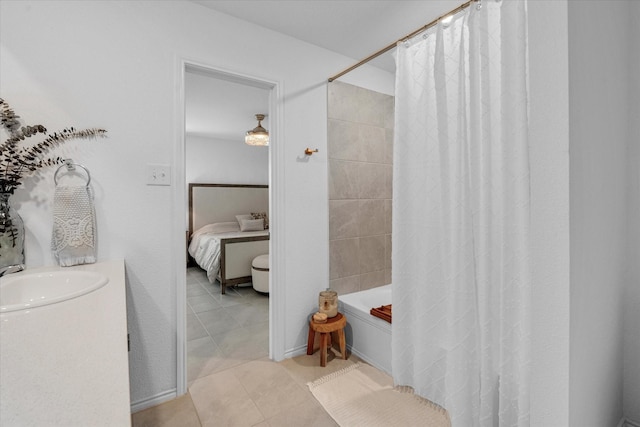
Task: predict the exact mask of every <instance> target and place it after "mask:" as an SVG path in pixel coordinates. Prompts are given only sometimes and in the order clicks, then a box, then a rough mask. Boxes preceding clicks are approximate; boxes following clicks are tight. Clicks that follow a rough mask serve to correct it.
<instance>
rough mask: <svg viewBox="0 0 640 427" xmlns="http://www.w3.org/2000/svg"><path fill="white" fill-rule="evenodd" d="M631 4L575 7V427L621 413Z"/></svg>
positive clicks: (607, 421) (610, 420)
mask: <svg viewBox="0 0 640 427" xmlns="http://www.w3.org/2000/svg"><path fill="white" fill-rule="evenodd" d="M629 5H630V3H628V2H626V1H625V2H620V1H618V2H589V1H587V2H569V25H568V29H569V82H570V83H569V96H570V139H571V143H570V163H571V168H570V170H571V172H570V183H571V184H570V187H571V198H570V210H571V341H570V354H571V356H570V388H569V392H570V408H569V420H570V425H571V426H594V427H597V426H614V425H616V424H617V423H618V422H619V421H620V419H621V418H622V414H623V413H622V400H623V398H622V390H623V380H622V376H623V353H622V347H623V340H622V331H623V306H622V301H623V290H624V288H625V267H626V251H627V246H626V236H627V229H626V226H627V205H626V196H627V185H626V180H627V176H626V164H627V162H626V158H627V145H628V123H629V115H628V110H629V97H628V93H629V92H628V87H629V74H628V72H629V56H630V53H631V41H630V39H629V36H630V26H629V22H628V21H627V16H628V14H629ZM597 28H600V29H606V30H602V31H594V30H596V29H597ZM637 48H638V43H637V41H636V43H635V49H637ZM594 53H596V54H594Z"/></svg>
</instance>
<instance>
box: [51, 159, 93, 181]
mask: <svg viewBox="0 0 640 427" xmlns="http://www.w3.org/2000/svg"><path fill="white" fill-rule="evenodd" d="M76 166H77V167H79V168H80V169H82V170H84V173H86V174H87V184H86V186H87V187H88V186H89V183H90V182H91V174H90V173H89V169H87V168H86V167H84V166H83V165H81V164H80V163H73V160H71V159H65V161H64V165H62V166H60V167H59V168H58V169H56V172H55V173H54V174H53V183H54V184H55V185H58V172H60V171H61V170H62V168H64V167H66V168H67V171H69V172H75V170H76Z"/></svg>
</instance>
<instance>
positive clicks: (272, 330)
mask: <svg viewBox="0 0 640 427" xmlns="http://www.w3.org/2000/svg"><path fill="white" fill-rule="evenodd" d="M176 68H177V70H176V76H177V81H176V89H177V96H176V103H175V109H174V113H175V114H174V116H175V124H176V130H175V141H176V144H175V147H174V153H173V154H174V171H173V178H174V179H173V182H174V185H173V186H172V189H173V197H172V199H173V215H172V217H173V220H172V224H173V233H172V234H173V239H172V241H173V244H172V252H173V257H172V258H173V260H174V261H175V264H174V266H173V277H174V282H175V284H176V294H175V295H176V322H175V328H176V394H177V396H181V395H183V394H185V393H186V392H187V380H188V378H187V285H186V272H187V267H186V262H185V261H186V260H185V254H186V253H187V242H186V239H185V230H186V229H187V228H186V225H185V210H186V209H187V197H188V196H187V182H186V165H185V162H186V154H185V150H186V143H185V101H186V94H185V73H186V71H187V69H197V70H200V71H204V72H206V73H208V74H211V76H212V77H213V78H221V79H225V80H231V81H234V82H236V83H241V84H247V85H252V86H258V87H264V88H265V89H266V90H269V91H270V94H269V111H268V114H269V137H270V144H269V234H270V239H269V253H270V254H271V257H270V268H269V283H270V285H269V286H270V295H269V358H270V359H272V360H276V361H280V360H282V359H284V354H285V340H284V331H285V324H284V322H285V317H284V313H285V310H284V302H285V298H284V291H285V275H284V271H285V270H284V262H285V257H284V254H285V249H284V236H285V221H284V213H285V210H284V207H285V203H284V182H285V181H284V157H283V156H284V137H283V133H282V132H281V130H282V123H283V122H284V120H283V116H284V115H283V108H282V102H281V98H282V97H281V93H282V87H283V85H282V82H281V81H277V80H273V79H267V78H263V77H258V76H250V75H246V74H242V73H238V72H236V71H232V70H227V69H223V68H220V67H217V66H214V65H211V64H205V63H202V62H199V61H196V60H191V59H187V58H178V60H177V64H176Z"/></svg>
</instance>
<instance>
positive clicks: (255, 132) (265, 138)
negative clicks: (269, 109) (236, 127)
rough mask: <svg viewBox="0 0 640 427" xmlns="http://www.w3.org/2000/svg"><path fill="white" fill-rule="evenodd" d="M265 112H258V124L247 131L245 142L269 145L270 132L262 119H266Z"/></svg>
mask: <svg viewBox="0 0 640 427" xmlns="http://www.w3.org/2000/svg"><path fill="white" fill-rule="evenodd" d="M264 117H265V115H264V114H256V119H257V120H258V126H256V127H255V128H253V129H251V130H250V131H247V133H246V135H245V137H244V142H245V143H246V144H247V145H261V146H265V145H269V132H267V130H266V129H265V128H263V127H262V121H263V120H264Z"/></svg>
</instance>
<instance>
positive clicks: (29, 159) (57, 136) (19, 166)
mask: <svg viewBox="0 0 640 427" xmlns="http://www.w3.org/2000/svg"><path fill="white" fill-rule="evenodd" d="M0 116H1V121H2V127H3V128H4V130H5V131H6V132H7V133H8V134H9V138H7V139H6V140H5V141H4V142H2V144H0V192H5V193H10V194H12V193H13V192H14V191H15V190H16V188H17V187H19V186H20V184H21V183H22V180H23V179H24V178H25V177H26V176H28V175H30V174H31V173H33V172H35V171H37V170H38V169H40V168H42V167H45V166H52V165H55V164H61V163H63V162H64V159H63V158H61V157H45V156H46V155H47V154H48V153H49V152H50V151H51V150H52V149H54V148H55V147H57V146H59V145H61V144H63V143H65V142H66V141H68V140H71V139H95V138H98V137H105V136H106V133H107V131H106V130H104V129H98V128H89V129H82V130H77V129H75V128H73V127H70V128H66V129H63V130H62V131H58V132H54V133H52V134H48V135H47V137H46V138H45V139H44V140H42V141H40V142H38V143H35V144H33V145H30V146H28V147H20V143H21V142H22V141H25V140H27V139H28V138H31V137H33V136H36V135H38V134H46V133H47V129H46V128H45V127H44V126H42V125H34V126H21V124H20V120H19V118H20V116H18V115H16V114H15V112H14V111H13V109H12V108H10V107H9V105H8V104H7V103H6V102H5V101H4V99H2V98H0Z"/></svg>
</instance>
